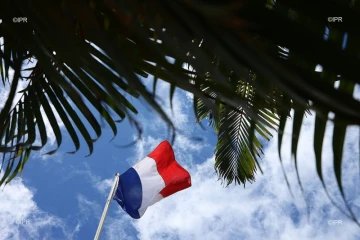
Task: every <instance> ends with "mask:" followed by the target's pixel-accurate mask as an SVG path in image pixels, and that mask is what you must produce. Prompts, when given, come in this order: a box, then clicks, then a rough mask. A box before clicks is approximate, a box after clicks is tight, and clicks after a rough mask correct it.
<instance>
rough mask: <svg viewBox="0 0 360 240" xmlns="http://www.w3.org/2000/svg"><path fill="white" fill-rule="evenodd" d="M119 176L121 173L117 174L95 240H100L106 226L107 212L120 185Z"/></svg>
mask: <svg viewBox="0 0 360 240" xmlns="http://www.w3.org/2000/svg"><path fill="white" fill-rule="evenodd" d="M119 176H120V174H119V173H116V174H115V179H114V183H113V185H112V187H111V190H110V193H109V197H108V199H107V201H106V204H105V208H104V211H103V213H102V216H101V219H100V223H99V226H98V228H97V230H96V234H95V237H94V240H98V239H99V237H100V233H101V229H102V227H103V225H104V221H105V218H106V214H107V212H108V209H109V205H110V202H111V200H112V198H113V197H114V192H115V191H114V190H115V188H116V187H117V184H118V182H119Z"/></svg>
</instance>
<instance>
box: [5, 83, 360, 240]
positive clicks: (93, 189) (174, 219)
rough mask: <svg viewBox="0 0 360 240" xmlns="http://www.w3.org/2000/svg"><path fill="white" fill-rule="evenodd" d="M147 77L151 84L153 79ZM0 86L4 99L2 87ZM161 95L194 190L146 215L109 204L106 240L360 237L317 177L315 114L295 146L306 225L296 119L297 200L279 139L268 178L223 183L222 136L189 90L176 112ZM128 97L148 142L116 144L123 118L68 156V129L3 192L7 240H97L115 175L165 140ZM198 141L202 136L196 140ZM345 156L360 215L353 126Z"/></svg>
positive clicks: (327, 148)
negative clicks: (200, 120) (218, 158)
mask: <svg viewBox="0 0 360 240" xmlns="http://www.w3.org/2000/svg"><path fill="white" fill-rule="evenodd" d="M144 82H145V83H146V85H147V86H152V80H151V79H150V80H144ZM21 87H22V86H20V87H19V88H21ZM1 91H2V92H0V93H1V94H0V96H1V97H0V100H1V102H3V99H4V98H5V97H6V94H5V91H6V90H4V89H2V90H1ZM157 96H158V99H159V101H161V99H162V100H163V101H162V106H163V107H164V109H165V110H166V111H167V113H168V114H169V115H170V116H172V120H173V121H174V123H175V125H176V126H177V127H178V128H179V129H180V130H181V133H182V134H178V136H177V138H176V141H175V144H174V146H173V147H174V151H175V156H176V158H177V161H178V162H179V163H180V164H181V165H183V166H184V167H185V168H186V169H187V170H188V171H189V172H190V173H191V176H192V187H191V188H188V189H186V190H184V191H181V192H179V193H176V194H175V195H173V196H171V197H168V198H166V199H164V200H162V201H160V202H159V203H157V204H155V205H154V206H152V207H150V208H149V209H148V210H147V211H146V212H145V214H144V216H143V217H142V218H141V219H140V220H135V219H132V218H131V217H129V216H128V215H127V214H126V213H125V212H123V210H122V209H121V208H120V207H119V206H118V205H117V203H116V202H115V201H113V202H112V203H111V205H110V209H109V212H108V216H107V219H106V221H105V224H104V229H103V232H102V236H101V239H144V240H147V239H250V240H251V239H292V240H295V239H360V234H359V232H360V231H359V228H358V227H357V226H356V225H355V224H354V223H352V222H351V221H350V220H348V219H347V218H346V217H345V216H343V215H342V214H341V213H340V212H339V211H338V210H337V209H336V208H335V207H334V206H332V205H331V204H330V201H329V200H328V199H327V197H326V195H325V192H324V190H323V189H322V187H321V184H320V181H319V179H318V177H317V175H316V171H315V161H314V154H313V151H312V144H313V142H312V141H313V138H312V136H313V129H314V117H313V116H310V117H308V118H306V119H305V122H304V125H303V127H302V132H301V136H300V143H299V149H298V157H299V160H298V161H299V171H300V176H301V179H302V181H303V186H304V189H305V195H306V199H307V201H308V203H309V204H310V209H311V211H310V218H309V221H308V220H307V216H306V206H305V203H304V199H303V198H302V195H301V192H300V190H299V187H298V185H297V181H296V175H295V170H294V167H293V161H291V159H290V133H291V121H289V122H288V124H287V126H286V130H285V138H284V140H283V142H284V145H283V157H284V161H285V169H286V172H287V174H288V177H289V180H290V183H291V186H292V191H293V193H294V198H291V195H290V193H289V190H288V189H287V187H286V184H285V180H284V178H283V175H282V172H281V166H280V163H279V159H278V154H277V137H274V139H272V141H271V142H270V143H269V144H268V145H266V148H265V151H264V152H265V156H264V157H263V160H262V167H263V170H264V174H263V175H261V174H260V173H259V174H257V181H256V182H255V183H253V184H247V185H246V188H244V187H243V186H233V185H232V186H230V187H227V188H225V187H224V186H222V185H221V182H220V181H217V180H218V179H217V177H216V175H215V171H214V147H215V144H216V135H215V133H214V132H213V131H212V130H211V129H210V128H208V127H206V130H205V131H204V130H202V129H201V128H200V127H199V126H197V125H196V124H195V120H194V114H193V109H192V103H191V98H192V96H191V95H190V94H186V93H184V92H182V91H176V93H175V96H174V103H173V104H174V108H173V110H171V109H170V107H169V105H168V98H169V88H168V85H167V84H165V83H159V85H158V88H157ZM359 96H360V88H359V87H358V88H357V97H359ZM132 102H133V104H134V105H135V106H136V107H137V109H138V110H139V112H140V114H139V115H138V117H137V119H138V120H139V121H140V122H141V124H142V127H143V130H144V134H143V140H142V141H140V142H137V144H136V145H134V146H132V147H129V148H119V147H118V146H117V144H126V143H129V142H131V141H132V140H134V139H135V138H136V134H137V132H136V130H135V129H134V128H132V127H131V126H130V125H129V123H128V122H124V123H121V124H119V125H118V127H119V131H118V132H119V133H118V135H117V137H116V138H115V139H114V140H113V141H112V142H110V140H111V139H112V137H113V135H112V132H111V130H110V128H109V127H108V126H106V125H104V128H103V135H102V137H101V138H100V139H99V140H98V141H97V142H96V143H95V151H94V153H93V154H92V155H91V156H90V157H86V158H85V157H84V156H85V155H87V154H88V152H87V148H86V145H84V144H83V145H82V149H81V150H80V151H79V152H78V153H76V154H75V155H70V154H67V153H66V152H68V151H72V150H73V149H74V147H73V146H72V145H71V141H70V137H69V136H68V135H67V134H65V136H64V144H63V145H62V147H61V148H60V150H59V151H58V152H57V153H56V154H55V155H52V156H44V155H42V154H40V153H37V154H33V155H32V157H31V159H30V160H29V161H28V163H27V165H26V167H25V171H24V173H23V178H22V179H20V178H16V179H15V180H13V181H12V182H11V183H10V184H8V185H7V186H6V187H5V188H4V189H3V190H2V191H1V192H0V229H1V231H0V239H1V240H2V239H92V238H93V237H94V234H95V231H96V228H97V225H98V223H99V219H100V217H101V213H102V210H103V207H104V204H105V201H106V198H107V195H108V193H109V190H110V187H111V184H112V181H113V178H114V174H115V173H116V172H119V173H122V172H124V171H126V170H127V169H128V168H129V167H131V166H132V165H133V164H134V163H136V162H137V161H138V160H141V159H142V158H143V157H145V156H146V155H147V154H148V153H150V152H151V151H152V149H153V148H155V147H156V146H157V145H158V144H159V143H160V142H161V141H162V140H165V139H167V140H169V135H168V131H167V127H166V125H165V124H164V122H163V121H162V120H161V119H159V118H158V117H157V115H155V114H154V113H152V112H151V111H150V110H149V107H148V106H144V105H143V103H142V102H141V101H138V100H135V99H133V100H132ZM172 112H173V113H174V114H172ZM84 121H85V119H84ZM204 125H205V126H206V123H205V124H204ZM331 129H332V125H331V123H329V124H328V126H327V131H326V136H325V143H324V144H325V145H324V153H323V159H324V168H323V171H324V173H325V180H326V183H327V185H328V186H329V190H330V192H331V194H332V195H333V196H334V197H335V199H337V201H338V202H341V200H340V198H339V193H338V192H337V188H336V182H335V181H334V179H335V178H334V173H333V171H332V151H331V139H332V131H331ZM274 136H276V134H274ZM192 137H201V138H203V139H204V140H203V141H195V140H193V139H191V138H192ZM49 141H50V145H49V146H47V147H46V149H45V150H44V151H43V153H44V152H46V151H49V150H51V149H53V148H54V147H56V146H55V145H54V143H55V140H54V136H53V135H50V138H49ZM344 159H345V164H344V170H343V178H344V179H343V183H344V185H345V186H346V187H345V191H346V196H347V198H348V199H349V203H350V204H351V205H352V208H353V210H354V212H355V213H356V214H357V216H358V217H359V218H360V197H359V196H360V188H359V183H360V179H359V128H358V127H351V128H349V129H348V131H347V140H346V145H345V150H344ZM329 220H342V224H341V225H329V224H328V221H329Z"/></svg>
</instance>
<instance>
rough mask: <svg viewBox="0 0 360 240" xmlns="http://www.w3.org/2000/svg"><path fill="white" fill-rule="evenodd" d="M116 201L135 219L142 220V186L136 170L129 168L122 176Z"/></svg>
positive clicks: (115, 196) (115, 197) (116, 193)
mask: <svg viewBox="0 0 360 240" xmlns="http://www.w3.org/2000/svg"><path fill="white" fill-rule="evenodd" d="M114 200H116V201H117V202H118V203H119V205H120V206H121V207H122V208H123V209H124V210H125V211H126V212H127V213H128V214H129V215H130V216H131V217H133V218H136V219H138V218H140V215H139V211H138V210H139V208H140V207H141V202H142V186H141V181H140V177H139V175H138V174H137V172H136V171H135V169H134V168H129V169H128V170H127V171H126V172H125V173H123V174H122V175H120V179H119V184H118V187H117V189H116V192H115V195H114Z"/></svg>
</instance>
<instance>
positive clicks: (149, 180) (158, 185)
mask: <svg viewBox="0 0 360 240" xmlns="http://www.w3.org/2000/svg"><path fill="white" fill-rule="evenodd" d="M133 168H134V169H135V170H136V172H137V173H138V175H139V177H140V181H141V185H142V204H141V207H140V209H139V215H140V217H141V216H142V215H143V214H144V213H145V211H146V208H147V207H148V206H150V205H152V204H154V203H155V202H154V201H156V200H160V199H159V197H158V196H157V195H158V194H159V192H160V191H161V190H162V189H163V188H164V187H165V182H164V180H163V178H162V177H161V176H160V174H159V172H158V170H157V166H156V162H155V160H154V159H152V158H149V157H146V158H144V159H143V160H142V161H140V162H138V163H137V164H135V166H133Z"/></svg>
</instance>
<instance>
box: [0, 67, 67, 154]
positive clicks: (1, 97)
mask: <svg viewBox="0 0 360 240" xmlns="http://www.w3.org/2000/svg"><path fill="white" fill-rule="evenodd" d="M35 65H36V61H33V62H30V63H28V64H27V65H24V66H23V67H22V68H23V69H25V68H31V67H34V66H35ZM27 73H28V74H30V72H27ZM23 74H24V73H23ZM13 76H14V70H13V69H12V68H10V69H9V79H10V82H12V78H13ZM25 76H26V75H25ZM28 84H29V82H28V81H24V80H20V81H19V83H18V86H17V88H16V94H15V97H14V100H13V103H12V107H14V106H15V104H17V103H18V101H19V100H20V99H21V97H22V96H23V94H22V93H19V91H21V90H23V89H25V88H26V87H27V86H28ZM9 91H10V84H9V83H8V82H6V84H5V86H3V87H2V88H1V89H0V109H2V108H3V107H4V105H5V103H6V100H7V98H8V95H9ZM50 107H51V108H52V109H53V112H54V115H55V118H56V120H57V122H58V124H59V127H60V129H61V128H63V127H64V124H63V122H62V120H61V118H60V116H59V114H58V113H57V112H56V111H55V107H54V106H53V104H51V103H50ZM40 111H41V113H42V115H43V119H44V124H45V128H46V132H47V135H48V142H47V145H46V146H45V147H44V148H43V149H42V150H41V151H39V152H38V153H39V154H40V157H41V159H43V160H45V159H48V158H52V159H57V161H60V159H61V158H60V157H59V156H56V157H55V158H54V156H51V157H50V156H48V155H43V154H44V153H46V152H48V151H50V148H51V147H52V146H54V144H55V140H56V138H55V133H54V131H53V129H52V127H51V124H50V122H49V119H48V117H47V116H46V114H45V112H44V109H43V107H41V109H40ZM36 131H37V134H36V135H37V138H36V140H35V145H40V143H41V141H40V134H39V133H38V129H37V130H36Z"/></svg>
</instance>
